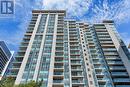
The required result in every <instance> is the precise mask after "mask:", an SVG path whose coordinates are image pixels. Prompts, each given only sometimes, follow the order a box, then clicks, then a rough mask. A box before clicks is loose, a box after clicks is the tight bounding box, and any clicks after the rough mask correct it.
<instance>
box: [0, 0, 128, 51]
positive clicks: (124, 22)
mask: <svg viewBox="0 0 130 87" xmlns="http://www.w3.org/2000/svg"><path fill="white" fill-rule="evenodd" d="M14 3H15V8H14V9H15V14H14V17H13V18H0V40H3V41H5V42H6V44H7V45H8V47H9V49H10V50H14V51H17V50H18V47H19V45H20V43H21V41H22V38H23V35H24V33H25V31H26V29H27V27H28V24H29V21H30V20H31V12H32V10H34V9H35V10H36V9H40V10H47V9H49V10H66V13H67V17H68V18H74V19H76V20H78V21H83V22H87V23H97V22H101V21H102V20H104V19H107V20H109V19H110V20H114V21H115V25H116V28H117V31H118V32H119V34H120V36H121V38H122V39H123V41H124V42H125V44H126V45H128V44H129V43H130V0H15V2H14Z"/></svg>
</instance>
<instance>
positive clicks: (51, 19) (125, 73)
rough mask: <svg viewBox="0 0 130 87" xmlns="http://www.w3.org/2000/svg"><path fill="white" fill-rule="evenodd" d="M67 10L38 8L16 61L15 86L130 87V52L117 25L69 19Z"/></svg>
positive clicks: (13, 71) (107, 22) (14, 70)
mask: <svg viewBox="0 0 130 87" xmlns="http://www.w3.org/2000/svg"><path fill="white" fill-rule="evenodd" d="M65 16H66V12H65V11H64V10H33V11H32V19H31V22H30V24H29V27H28V29H27V31H26V33H25V35H24V38H23V41H22V43H21V46H20V49H19V51H18V53H17V55H16V57H15V61H14V62H13V68H12V69H11V70H12V71H11V73H12V76H13V77H14V78H16V81H15V84H20V83H26V82H28V81H30V80H34V81H40V80H43V87H130V68H129V66H130V53H129V51H128V49H127V47H126V46H125V45H124V43H123V41H122V40H121V38H120V37H119V35H118V33H117V31H116V28H115V26H114V22H113V21H111V20H108V21H107V20H106V21H103V22H102V23H95V24H88V23H84V22H77V21H76V20H74V19H67V18H66V17H65Z"/></svg>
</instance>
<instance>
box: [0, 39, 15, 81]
mask: <svg viewBox="0 0 130 87" xmlns="http://www.w3.org/2000/svg"><path fill="white" fill-rule="evenodd" d="M13 53H14V52H11V51H10V50H9V49H8V47H7V46H6V44H5V42H4V41H0V80H1V79H2V78H3V77H6V76H7V74H8V73H9V72H10V66H11V63H12V61H13V59H14V58H13Z"/></svg>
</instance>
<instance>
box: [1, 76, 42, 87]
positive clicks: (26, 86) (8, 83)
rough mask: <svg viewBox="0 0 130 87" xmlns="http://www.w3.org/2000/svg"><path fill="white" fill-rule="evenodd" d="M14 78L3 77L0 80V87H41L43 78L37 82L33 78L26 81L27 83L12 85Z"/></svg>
mask: <svg viewBox="0 0 130 87" xmlns="http://www.w3.org/2000/svg"><path fill="white" fill-rule="evenodd" d="M14 82H15V80H14V78H12V77H6V78H3V79H2V80H1V81H0V87H41V85H42V83H43V80H41V81H39V82H35V81H33V80H31V81H29V82H27V83H23V84H19V85H14Z"/></svg>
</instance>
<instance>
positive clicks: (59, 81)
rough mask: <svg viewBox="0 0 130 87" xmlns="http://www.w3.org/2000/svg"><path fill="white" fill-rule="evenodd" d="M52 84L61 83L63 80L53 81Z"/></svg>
mask: <svg viewBox="0 0 130 87" xmlns="http://www.w3.org/2000/svg"><path fill="white" fill-rule="evenodd" d="M53 83H63V80H53Z"/></svg>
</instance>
